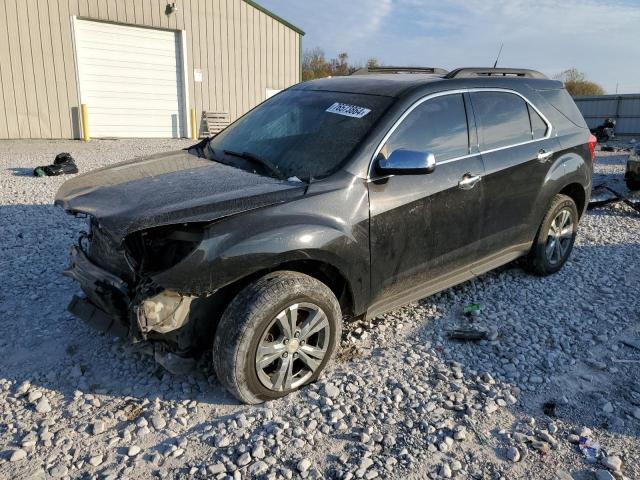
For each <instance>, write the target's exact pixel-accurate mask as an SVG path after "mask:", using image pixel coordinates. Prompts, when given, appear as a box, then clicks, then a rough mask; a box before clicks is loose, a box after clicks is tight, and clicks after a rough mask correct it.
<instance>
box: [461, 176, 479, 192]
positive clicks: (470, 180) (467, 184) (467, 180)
mask: <svg viewBox="0 0 640 480" xmlns="http://www.w3.org/2000/svg"><path fill="white" fill-rule="evenodd" d="M480 180H482V177H481V176H480V175H471V174H470V173H467V174H466V175H465V176H464V177H462V180H460V181H459V182H458V188H461V189H462V190H471V189H472V188H473V187H475V186H476V183H478V182H479V181H480Z"/></svg>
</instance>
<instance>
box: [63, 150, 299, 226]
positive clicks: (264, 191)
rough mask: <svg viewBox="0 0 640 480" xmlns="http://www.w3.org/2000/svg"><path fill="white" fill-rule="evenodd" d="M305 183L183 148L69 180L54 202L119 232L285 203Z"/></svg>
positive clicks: (218, 216) (297, 193) (206, 219)
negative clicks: (221, 161) (258, 171)
mask: <svg viewBox="0 0 640 480" xmlns="http://www.w3.org/2000/svg"><path fill="white" fill-rule="evenodd" d="M305 187H306V185H305V184H303V183H300V182H287V181H282V180H277V179H275V178H270V177H265V176H262V175H257V174H254V173H250V172H247V171H244V170H241V169H238V168H234V167H230V166H228V165H224V164H221V163H218V162H214V161H211V160H207V159H203V158H199V157H197V156H195V155H191V154H190V153H188V152H186V151H183V150H180V151H177V152H168V153H160V154H156V155H152V156H150V157H145V158H141V159H135V160H131V161H127V162H123V163H118V164H115V165H112V166H109V167H106V168H102V169H98V170H94V171H92V172H89V173H86V174H83V175H78V176H77V177H75V178H72V179H70V180H68V181H67V182H66V183H64V184H63V185H62V187H60V190H58V193H57V194H56V199H55V204H56V205H60V206H62V207H63V208H64V209H65V210H67V211H69V212H71V213H76V212H79V213H87V214H89V215H91V216H93V217H95V218H96V219H97V220H98V221H99V223H100V225H101V226H102V228H104V229H106V230H107V231H109V232H110V233H111V234H112V235H113V236H114V237H119V238H124V237H125V236H126V235H128V234H129V233H132V232H135V231H138V230H143V229H146V228H150V227H157V226H162V225H170V224H173V223H187V222H206V221H213V220H216V219H218V218H221V217H225V216H228V215H233V214H235V213H239V212H243V211H247V210H252V209H254V208H259V207H263V206H267V205H272V204H274V203H281V202H285V201H288V200H291V199H293V198H296V197H299V196H301V195H303V194H304V190H305Z"/></svg>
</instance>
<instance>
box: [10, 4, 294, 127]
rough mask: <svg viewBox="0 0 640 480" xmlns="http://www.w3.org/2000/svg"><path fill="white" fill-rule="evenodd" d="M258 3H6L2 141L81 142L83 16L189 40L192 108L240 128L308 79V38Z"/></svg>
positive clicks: (189, 84)
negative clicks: (77, 29) (171, 6)
mask: <svg viewBox="0 0 640 480" xmlns="http://www.w3.org/2000/svg"><path fill="white" fill-rule="evenodd" d="M250 3H251V2H249V3H247V2H245V1H243V0H177V1H176V5H177V6H178V11H177V13H176V14H174V15H170V16H167V15H165V9H166V6H167V2H166V1H165V0H45V1H42V0H2V5H3V8H2V9H0V87H1V92H0V138H79V137H80V131H79V121H78V112H77V110H78V107H79V99H78V85H77V76H76V61H75V56H74V44H73V32H72V22H71V17H72V16H74V15H75V16H78V17H81V18H87V19H95V20H102V21H110V22H117V23H124V24H131V25H140V26H147V27H155V28H164V29H171V30H185V31H186V38H187V40H186V43H187V75H188V95H189V105H188V106H189V107H190V108H196V111H197V112H198V118H199V115H200V112H202V111H203V110H208V111H220V112H228V113H230V115H231V119H232V120H234V119H236V118H237V117H238V116H240V115H242V114H243V113H245V112H246V111H247V110H249V109H251V108H252V107H254V106H255V105H257V104H258V103H260V102H261V101H263V100H264V99H265V98H266V90H267V89H268V88H269V89H283V88H286V87H288V86H290V85H292V84H294V83H296V82H298V81H299V79H300V73H301V72H300V37H301V34H300V33H298V32H297V31H295V30H293V29H292V28H289V27H288V26H287V25H285V24H283V23H281V22H279V21H278V20H276V19H275V18H273V17H272V16H270V15H268V14H267V13H265V12H264V11H262V10H260V9H258V8H256V7H254V6H253V5H251V4H250ZM194 69H199V70H201V71H202V82H195V81H194ZM89 108H91V106H90V105H89ZM141 121H144V119H141Z"/></svg>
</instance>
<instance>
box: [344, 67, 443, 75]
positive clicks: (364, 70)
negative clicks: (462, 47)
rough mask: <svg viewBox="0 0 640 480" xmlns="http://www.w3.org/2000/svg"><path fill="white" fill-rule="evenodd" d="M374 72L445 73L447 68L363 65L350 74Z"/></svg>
mask: <svg viewBox="0 0 640 480" xmlns="http://www.w3.org/2000/svg"><path fill="white" fill-rule="evenodd" d="M374 73H431V74H437V75H445V74H446V73H447V70H445V69H444V68H437V67H364V68H360V69H358V70H356V71H355V72H353V73H352V74H351V75H370V74H374Z"/></svg>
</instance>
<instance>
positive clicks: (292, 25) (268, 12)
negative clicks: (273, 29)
mask: <svg viewBox="0 0 640 480" xmlns="http://www.w3.org/2000/svg"><path fill="white" fill-rule="evenodd" d="M243 1H244V2H245V3H248V4H249V5H251V6H252V7H253V8H257V9H258V10H260V11H261V12H262V13H265V14H266V15H269V16H270V17H271V18H273V19H274V20H276V21H278V22H280V23H282V24H283V25H285V26H287V27H289V28H290V29H291V30H293V31H295V32H297V33H299V34H300V35H304V30H302V29H300V28H298V27H296V26H295V25H294V24H293V23H290V22H287V21H286V20H285V19H284V18H282V17H280V16H278V15H276V14H275V13H273V12H272V11H271V10H268V9H266V8H264V7H263V6H262V5H260V4H258V3H256V2H254V1H253V0H243Z"/></svg>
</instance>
